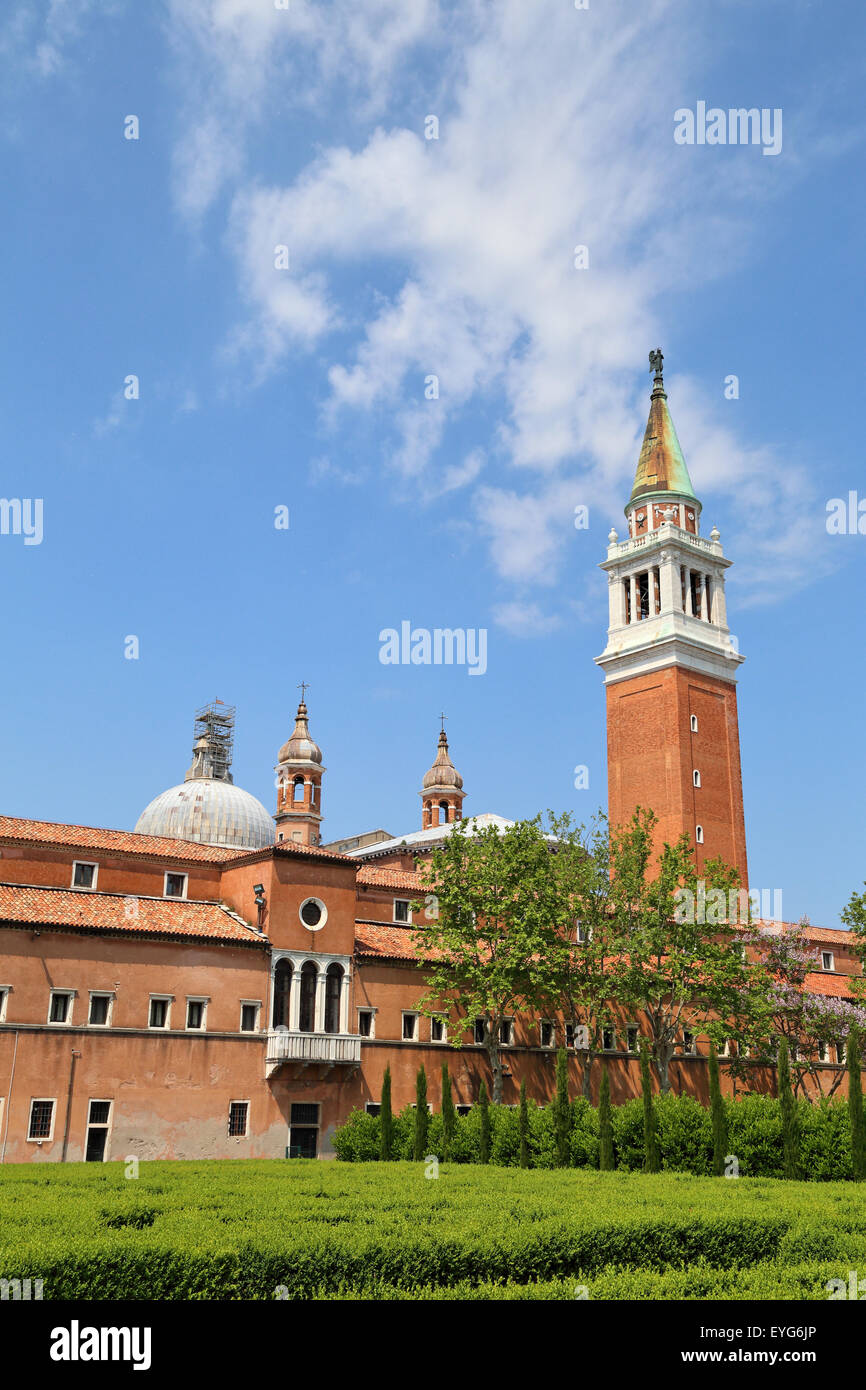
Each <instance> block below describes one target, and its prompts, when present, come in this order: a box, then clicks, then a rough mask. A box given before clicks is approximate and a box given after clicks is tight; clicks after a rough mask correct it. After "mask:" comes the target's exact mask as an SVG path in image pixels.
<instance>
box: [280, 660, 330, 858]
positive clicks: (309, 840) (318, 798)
mask: <svg viewBox="0 0 866 1390" xmlns="http://www.w3.org/2000/svg"><path fill="white" fill-rule="evenodd" d="M300 691H301V702H300V704H299V705H298V712H297V714H296V715H295V727H294V730H293V732H292V736H291V738H289V739H288V740H287V741H286V742H285V743H284V744H283V746H282V748H281V749H280V751H279V755H278V761H277V766H276V767H275V769H274V771H275V772H276V774H277V813H276V815H275V816H274V820H275V821H276V823H277V840H278V841H279V840H291V841H292V843H293V844H296V845H317V844H319V842H320V840H321V825H322V773H323V772H324V771H325V768H324V767H323V766H322V750H321V748H320V747H319V745H318V744H317V743H316V742H315V740H314V739H313V738H312V736H311V734H310V728H309V724H308V722H307V720H308V714H307V706H306V702H305V700H304V696H305V695H306V692H307V687H306V682H303V681H302V682H301V686H300Z"/></svg>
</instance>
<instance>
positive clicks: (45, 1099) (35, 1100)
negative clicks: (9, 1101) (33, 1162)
mask: <svg viewBox="0 0 866 1390" xmlns="http://www.w3.org/2000/svg"><path fill="white" fill-rule="evenodd" d="M34 1105H50V1106H51V1128H50V1129H49V1131H48V1133H47V1134H43V1135H40V1136H39V1137H38V1138H36V1137H35V1136H34V1137H33V1138H31V1137H30V1130H31V1129H32V1127H33V1107H34ZM56 1119H57V1097H56V1096H31V1097H30V1110H29V1112H28V1115H27V1143H28V1144H50V1143H51V1142H52V1141H53V1139H54V1124H55V1121H56Z"/></svg>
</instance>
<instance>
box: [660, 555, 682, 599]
mask: <svg viewBox="0 0 866 1390" xmlns="http://www.w3.org/2000/svg"><path fill="white" fill-rule="evenodd" d="M659 570H660V576H661V591H662V592H661V600H662V612H663V613H673V611H674V609H675V608H676V607H678V604H677V598H676V593H677V584H678V582H679V575H678V574H677V566H676V565H675V564H674V557H673V553H672V552H671V551H670V550H663V551H662V553H661V555H660V556H659Z"/></svg>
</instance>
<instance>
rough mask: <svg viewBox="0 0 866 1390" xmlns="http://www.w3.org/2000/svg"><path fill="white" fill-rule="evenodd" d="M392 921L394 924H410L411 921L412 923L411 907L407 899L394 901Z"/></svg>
mask: <svg viewBox="0 0 866 1390" xmlns="http://www.w3.org/2000/svg"><path fill="white" fill-rule="evenodd" d="M394 921H395V922H411V921H412V905H411V902H410V900H409V899H408V898H395V899H394Z"/></svg>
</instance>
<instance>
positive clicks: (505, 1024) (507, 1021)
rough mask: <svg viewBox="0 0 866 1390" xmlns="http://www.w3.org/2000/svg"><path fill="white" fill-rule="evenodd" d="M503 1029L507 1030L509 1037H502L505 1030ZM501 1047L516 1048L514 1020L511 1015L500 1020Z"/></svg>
mask: <svg viewBox="0 0 866 1390" xmlns="http://www.w3.org/2000/svg"><path fill="white" fill-rule="evenodd" d="M503 1028H504V1029H505V1030H506V1033H507V1035H508V1036H507V1037H505V1038H503V1036H502V1030H503ZM499 1046H500V1047H513V1046H514V1019H513V1017H512V1016H511V1015H510V1014H506V1015H505V1017H504V1018H501V1019H500V1020H499Z"/></svg>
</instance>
